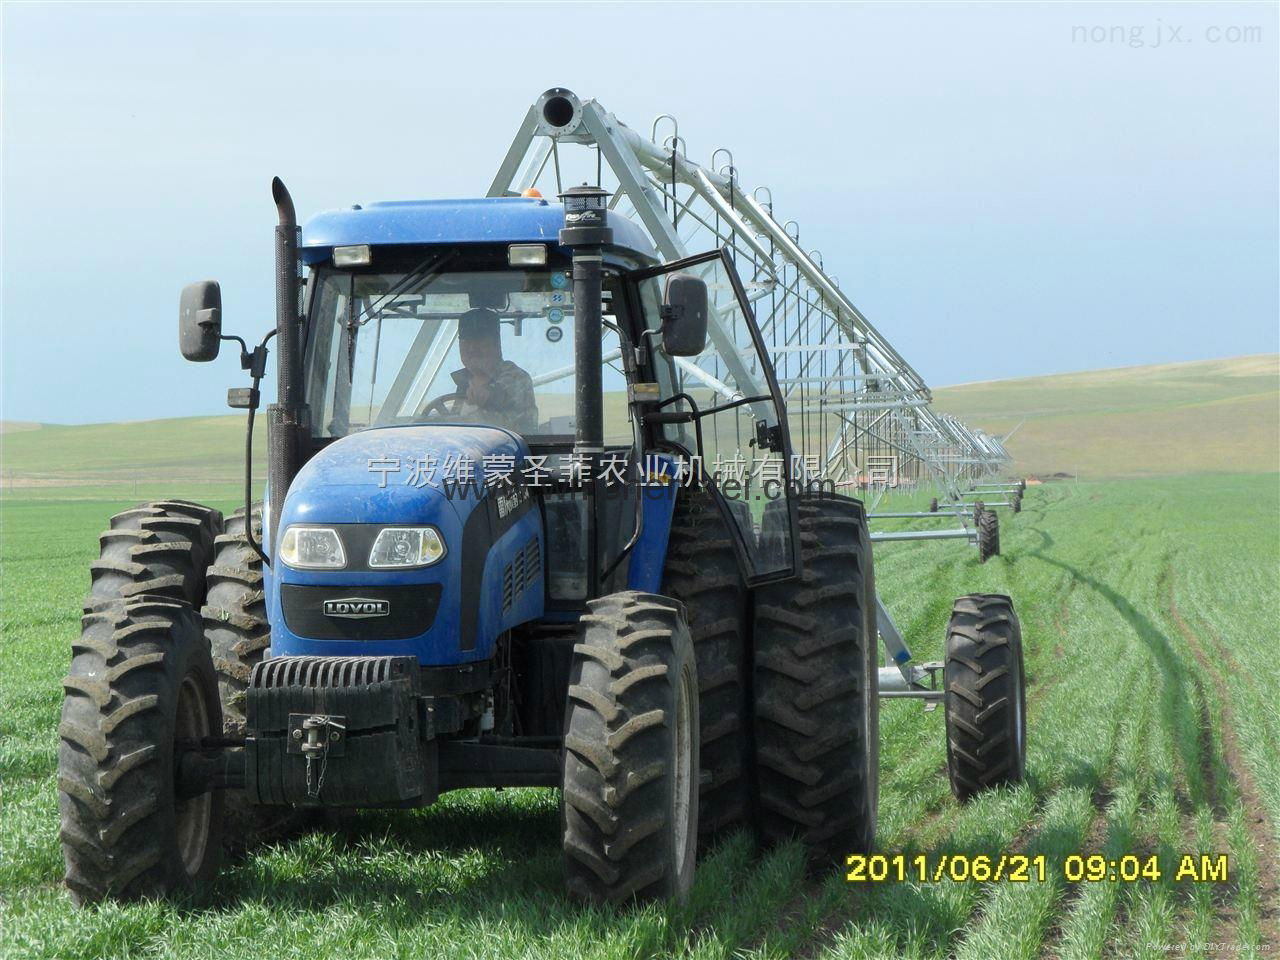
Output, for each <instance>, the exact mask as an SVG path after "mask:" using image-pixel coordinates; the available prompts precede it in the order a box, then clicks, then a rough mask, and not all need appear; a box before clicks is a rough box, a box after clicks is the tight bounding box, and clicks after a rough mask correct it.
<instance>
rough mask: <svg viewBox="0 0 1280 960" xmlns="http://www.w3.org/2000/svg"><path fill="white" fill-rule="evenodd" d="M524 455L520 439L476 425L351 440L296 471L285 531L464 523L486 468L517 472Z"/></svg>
mask: <svg viewBox="0 0 1280 960" xmlns="http://www.w3.org/2000/svg"><path fill="white" fill-rule="evenodd" d="M527 453H528V448H527V447H526V446H525V443H524V441H523V440H522V439H520V438H519V437H518V436H517V435H516V434H513V433H509V432H508V431H506V430H502V429H500V428H498V427H488V426H478V425H475V424H440V425H433V426H394V427H379V428H375V429H372V430H364V431H361V432H360V433H354V434H352V435H350V436H348V437H343V438H342V439H340V440H336V441H334V442H333V443H332V444H330V445H329V446H327V447H325V449H323V450H321V451H320V452H319V453H317V454H316V455H315V456H314V457H312V458H311V460H310V461H308V463H307V465H306V466H304V467H303V468H302V469H301V470H300V471H299V472H298V476H297V477H296V478H295V479H294V481H293V483H292V484H291V485H290V487H289V495H288V497H286V499H285V503H284V512H283V514H282V516H281V518H280V522H281V529H282V530H283V529H284V528H285V527H286V526H287V525H289V524H291V523H385V524H420V523H437V524H438V523H441V522H442V521H443V522H444V523H446V524H448V525H450V526H451V525H452V523H455V522H456V523H463V522H465V520H466V517H467V515H468V514H470V512H471V511H472V510H473V509H474V508H475V505H476V502H477V500H478V499H480V498H481V496H482V494H483V493H484V484H483V480H484V476H485V468H486V466H488V467H490V469H498V470H501V471H503V472H506V471H509V470H515V469H516V468H517V467H518V465H519V464H520V462H521V460H522V459H523V457H524V456H525V455H526V454H527ZM486 458H488V459H486ZM468 468H469V469H470V472H471V476H470V477H469V476H468Z"/></svg>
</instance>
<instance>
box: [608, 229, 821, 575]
mask: <svg viewBox="0 0 1280 960" xmlns="http://www.w3.org/2000/svg"><path fill="white" fill-rule="evenodd" d="M676 274H687V275H692V276H695V277H698V278H700V279H701V280H703V281H704V282H705V283H706V285H707V301H708V307H709V310H708V313H709V316H708V324H707V327H708V335H707V345H706V349H705V350H703V352H702V353H701V354H700V355H698V356H696V357H669V356H667V355H666V354H665V353H663V352H662V349H661V344H662V338H661V334H660V333H658V332H657V331H658V330H660V328H661V326H662V304H663V294H664V291H665V289H666V285H667V283H668V282H669V280H670V278H671V277H672V276H674V275H676ZM632 276H633V277H634V279H635V281H636V284H637V290H636V293H637V296H638V299H639V302H640V306H641V310H642V313H643V316H644V325H645V329H646V331H648V335H647V336H646V337H645V338H644V340H643V342H644V343H645V344H646V346H645V353H646V354H648V357H647V359H648V360H649V361H650V363H651V368H652V371H653V375H654V378H655V380H656V381H657V383H658V387H659V396H660V400H659V402H658V403H657V404H655V405H654V406H653V408H651V412H656V413H659V414H660V419H661V420H662V421H666V422H663V423H661V426H660V427H658V430H659V431H660V436H661V438H662V439H664V440H665V441H666V442H667V443H671V444H676V445H678V446H679V447H680V448H682V449H683V450H684V451H687V453H688V454H689V455H690V457H691V458H692V460H691V464H692V466H693V469H694V473H695V475H698V474H700V476H701V478H702V482H704V483H705V484H706V485H707V486H708V487H709V488H710V489H711V490H712V491H713V495H714V496H715V498H716V500H717V502H718V503H719V506H720V509H721V511H722V512H723V513H724V515H725V517H726V519H727V520H728V521H729V525H730V528H731V529H732V530H733V531H734V533H735V535H736V538H737V544H736V545H737V548H738V554H739V560H740V562H741V565H742V572H743V576H744V578H745V579H746V581H747V582H748V583H749V584H756V583H763V582H766V581H770V580H779V579H784V578H786V577H789V576H791V575H793V574H794V573H795V572H796V571H797V570H799V562H798V558H797V556H796V547H797V538H796V529H797V528H796V524H797V519H796V507H795V503H794V493H795V489H796V484H797V483H799V482H803V479H804V478H803V477H802V476H799V474H800V473H801V471H800V470H799V469H798V466H799V465H798V464H796V463H795V462H794V460H793V457H792V455H791V439H790V435H789V434H788V432H787V420H786V416H785V415H784V407H783V403H782V398H781V395H780V394H779V391H778V384H777V380H776V378H775V377H774V372H773V365H772V364H771V362H770V360H769V355H768V353H767V352H766V351H765V347H764V342H763V340H762V338H761V336H760V330H759V327H757V325H756V321H755V317H754V315H753V313H752V310H751V305H750V302H749V301H748V299H747V294H746V291H745V290H744V288H743V285H742V281H741V279H740V278H739V277H738V272H737V270H736V269H735V268H734V265H733V261H732V260H731V259H730V257H729V252H728V251H727V250H714V251H711V252H708V253H703V254H699V255H697V256H693V257H686V258H685V259H683V260H676V261H673V262H671V263H666V264H663V265H662V266H661V267H653V268H649V269H645V270H641V271H637V272H636V273H634V274H632ZM673 414H675V415H677V416H672V415H673ZM657 419H659V418H655V420H657ZM672 420H675V421H677V422H670V421H672Z"/></svg>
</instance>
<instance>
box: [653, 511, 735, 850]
mask: <svg viewBox="0 0 1280 960" xmlns="http://www.w3.org/2000/svg"><path fill="white" fill-rule="evenodd" d="M732 538H733V533H732V531H731V530H730V529H729V525H728V524H727V523H725V520H724V518H723V517H722V516H721V514H720V511H719V509H718V508H717V507H716V505H715V503H714V502H713V501H712V499H711V497H710V495H709V494H707V493H704V492H702V491H688V492H686V493H683V494H681V496H680V499H679V500H678V501H677V505H676V511H675V516H674V517H673V518H672V522H671V537H670V540H669V541H668V545H667V565H666V568H665V570H664V571H663V575H662V592H663V593H664V594H665V595H666V596H668V597H671V598H672V599H674V600H679V601H680V602H681V603H683V604H684V607H685V612H686V614H687V616H688V619H689V635H690V637H691V638H692V639H693V649H694V652H695V654H696V655H697V660H698V711H699V716H700V717H701V721H702V723H701V729H702V738H701V739H702V743H701V761H702V766H701V778H700V783H701V786H700V788H699V799H698V831H699V835H700V837H701V838H702V839H703V840H704V841H706V840H709V839H711V838H712V837H714V836H715V835H716V834H717V833H719V832H721V831H724V830H728V829H731V828H733V827H736V826H739V825H741V824H743V823H745V822H747V820H748V814H749V810H750V790H749V785H748V778H747V771H748V764H749V763H750V759H751V758H750V741H749V737H748V734H749V733H750V731H749V729H748V728H749V725H750V720H749V719H748V717H749V715H748V712H747V702H746V680H747V670H748V669H749V666H748V664H747V660H746V658H747V624H746V603H747V595H746V590H745V587H744V586H743V583H742V578H741V576H740V575H739V573H738V558H737V555H736V553H735V551H734V546H733V539H732Z"/></svg>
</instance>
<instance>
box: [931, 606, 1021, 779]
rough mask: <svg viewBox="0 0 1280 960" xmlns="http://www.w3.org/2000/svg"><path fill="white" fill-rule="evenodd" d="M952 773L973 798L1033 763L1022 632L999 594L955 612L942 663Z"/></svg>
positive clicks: (950, 774)
mask: <svg viewBox="0 0 1280 960" xmlns="http://www.w3.org/2000/svg"><path fill="white" fill-rule="evenodd" d="M944 680H945V684H944V688H945V691H946V694H945V700H944V706H945V710H944V712H945V714H946V724H947V773H948V775H949V777H950V779H951V790H952V792H953V793H954V794H955V795H956V797H958V798H959V799H961V800H968V799H969V798H970V797H973V796H974V795H976V794H977V793H979V792H980V791H982V790H986V789H988V788H990V787H995V786H997V785H999V784H1014V783H1020V782H1021V781H1022V779H1023V777H1024V776H1025V774H1026V766H1027V692H1026V675H1025V673H1024V672H1023V668H1022V628H1021V626H1020V625H1019V623H1018V615H1017V614H1016V613H1014V610H1013V601H1012V600H1010V599H1009V598H1008V597H1006V596H1002V595H1000V594H994V593H980V594H973V595H971V596H967V597H960V598H959V599H958V600H956V602H955V605H954V606H953V607H952V608H951V621H950V623H949V624H948V625H947V641H946V658H945V663H944Z"/></svg>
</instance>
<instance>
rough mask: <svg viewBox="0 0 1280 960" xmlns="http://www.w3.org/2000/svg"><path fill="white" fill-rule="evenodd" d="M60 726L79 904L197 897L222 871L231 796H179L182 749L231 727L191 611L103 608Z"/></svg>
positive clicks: (68, 683)
mask: <svg viewBox="0 0 1280 960" xmlns="http://www.w3.org/2000/svg"><path fill="white" fill-rule="evenodd" d="M62 684H63V687H64V688H65V690H66V696H65V698H64V700H63V703H62V722H61V723H60V724H59V726H58V734H59V736H60V738H61V742H60V743H59V746H58V805H59V808H60V811H61V819H62V829H61V839H62V852H63V857H64V859H65V861H66V867H67V873H66V883H67V887H68V888H69V889H70V891H71V897H72V899H73V900H75V902H76V903H80V904H84V903H93V902H96V901H99V900H104V899H112V900H133V899H137V898H139V897H143V896H150V895H164V894H167V893H170V892H172V891H178V890H183V889H187V888H190V887H192V886H194V885H196V884H199V883H202V882H204V881H206V880H208V879H210V878H211V877H212V876H213V874H214V873H215V872H216V870H217V866H218V857H219V853H220V847H221V834H222V794H221V792H220V791H212V792H207V793H203V794H200V795H199V796H195V797H190V798H183V797H180V796H178V795H177V791H176V789H175V788H176V781H177V777H176V774H177V762H176V758H177V754H178V751H177V747H176V744H177V743H178V742H180V741H187V742H190V741H198V740H200V739H201V738H202V737H209V736H217V735H218V733H219V731H220V730H221V729H222V714H221V711H220V710H219V707H218V684H217V680H216V679H215V678H214V675H213V663H212V662H211V660H210V658H209V647H208V645H207V644H206V643H205V640H204V637H203V636H202V635H201V631H200V621H199V618H198V617H197V616H196V613H195V611H194V610H192V609H191V607H190V605H189V604H187V603H185V602H182V601H172V600H168V599H165V598H162V597H138V598H134V599H131V600H121V601H116V602H114V603H104V604H101V605H100V606H99V607H98V608H97V609H96V610H94V611H92V612H90V613H88V614H86V615H85V617H84V619H83V621H82V628H81V634H80V639H79V640H78V641H76V642H74V643H73V644H72V658H71V670H70V673H69V674H68V676H67V677H66V679H64V680H63V681H62Z"/></svg>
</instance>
